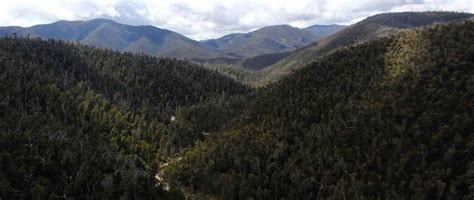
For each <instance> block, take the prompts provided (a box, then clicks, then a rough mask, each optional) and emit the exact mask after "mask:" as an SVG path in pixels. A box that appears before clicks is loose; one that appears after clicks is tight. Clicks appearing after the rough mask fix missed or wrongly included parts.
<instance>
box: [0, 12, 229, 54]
mask: <svg viewBox="0 0 474 200" xmlns="http://www.w3.org/2000/svg"><path fill="white" fill-rule="evenodd" d="M13 33H17V34H20V35H30V36H31V37H41V38H55V39H61V40H73V41H78V42H80V43H82V44H86V45H90V46H97V47H103V48H110V49H115V50H120V51H127V52H134V53H145V54H148V55H154V56H167V57H181V58H194V57H206V58H212V57H222V56H225V55H222V54H221V53H220V52H219V51H217V50H214V49H212V48H209V47H207V46H205V45H203V44H201V43H199V42H197V41H194V40H192V39H189V38H187V37H185V36H183V35H181V34H179V33H176V32H173V31H170V30H166V29H160V28H156V27H153V26H130V25H125V24H120V23H117V22H115V21H112V20H106V19H94V20H90V21H58V22H55V23H52V24H44V25H36V26H32V27H28V28H22V27H2V28H0V34H2V35H4V34H13Z"/></svg>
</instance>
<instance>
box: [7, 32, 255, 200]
mask: <svg viewBox="0 0 474 200" xmlns="http://www.w3.org/2000/svg"><path fill="white" fill-rule="evenodd" d="M0 51H1V52H2V53H1V54H0V67H1V68H0V71H1V73H0V74H1V75H0V83H1V84H0V91H1V101H0V102H1V103H0V107H1V110H2V112H1V123H0V133H1V139H0V144H1V145H0V146H1V151H0V155H1V157H2V159H1V171H0V174H1V178H0V183H1V184H0V185H2V186H1V187H0V194H2V198H3V197H5V198H38V199H44V198H48V197H79V196H82V197H87V196H91V195H94V196H96V197H98V198H104V197H106V196H108V197H117V198H118V197H120V196H124V195H125V196H128V197H135V198H151V197H154V196H156V195H159V194H161V195H164V194H162V193H163V191H161V190H160V188H159V187H157V186H156V184H157V183H156V181H155V180H154V178H153V177H154V173H155V172H156V169H157V165H158V163H159V162H161V161H163V159H164V156H165V153H161V152H167V151H168V150H169V149H171V150H177V148H173V147H174V146H175V145H173V144H169V142H170V141H171V140H168V139H167V138H173V137H177V136H174V133H173V132H172V131H171V130H170V129H169V128H167V127H168V125H169V123H170V119H171V117H172V116H173V115H176V114H177V113H178V112H179V110H180V109H181V108H183V107H186V106H190V105H195V104H200V103H205V102H207V101H210V100H213V101H215V99H223V98H227V97H232V96H235V95H241V94H245V93H247V92H249V91H250V90H249V89H248V88H247V87H245V86H243V85H241V84H239V83H236V82H234V81H232V80H231V79H230V78H227V77H223V76H221V75H219V74H217V73H216V72H212V71H209V70H206V69H204V68H201V67H198V66H193V65H191V64H189V63H187V62H184V61H179V60H174V59H157V58H154V57H150V56H144V55H132V54H129V53H117V52H113V51H108V50H100V49H94V48H88V47H84V46H77V45H74V44H70V43H64V42H60V41H55V40H49V41H41V40H38V39H35V40H31V39H26V38H15V37H7V38H4V39H1V40H0ZM191 142H193V141H184V138H182V140H180V144H183V146H184V145H186V144H187V145H189V144H190V143H191ZM160 148H161V149H162V148H167V150H163V151H161V150H160Z"/></svg>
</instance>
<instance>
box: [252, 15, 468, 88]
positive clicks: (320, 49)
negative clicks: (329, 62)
mask: <svg viewBox="0 0 474 200" xmlns="http://www.w3.org/2000/svg"><path fill="white" fill-rule="evenodd" d="M472 16H473V15H472V14H468V13H453V12H402V13H386V14H379V15H375V16H371V17H369V18H367V19H365V20H363V21H361V22H358V23H356V24H354V25H351V26H349V27H347V28H345V29H343V30H341V31H339V32H337V33H335V34H333V35H330V36H328V37H326V38H323V39H321V40H320V41H317V42H315V43H313V44H311V45H309V46H306V47H304V48H301V49H298V50H296V51H294V52H291V53H290V55H289V56H287V57H285V58H284V59H282V60H280V61H279V62H277V63H275V64H274V65H272V66H269V67H266V68H265V69H264V72H263V73H265V76H264V78H263V79H262V80H261V81H259V83H257V85H266V84H268V83H270V82H274V81H277V80H279V79H281V78H282V77H284V76H287V75H288V74H291V73H292V71H293V70H295V69H298V68H300V67H302V66H304V65H306V64H308V63H311V62H313V61H314V60H316V59H318V58H319V57H320V56H322V55H324V54H325V53H327V52H329V51H331V50H334V49H337V48H340V47H344V46H350V45H355V44H358V43H362V42H365V41H369V40H373V39H376V38H381V37H387V36H390V35H394V34H396V33H398V32H399V31H400V30H403V29H410V28H415V27H420V26H428V25H432V24H437V23H447V22H451V21H462V20H466V19H468V18H469V17H472Z"/></svg>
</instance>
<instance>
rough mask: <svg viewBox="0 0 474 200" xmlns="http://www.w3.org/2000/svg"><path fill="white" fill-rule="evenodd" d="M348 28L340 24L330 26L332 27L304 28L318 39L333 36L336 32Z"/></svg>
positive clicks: (314, 26) (313, 26) (316, 26)
mask: <svg viewBox="0 0 474 200" xmlns="http://www.w3.org/2000/svg"><path fill="white" fill-rule="evenodd" d="M345 27H346V26H343V25H338V24H330V25H319V24H316V25H312V26H308V27H306V28H304V30H307V31H310V32H311V33H313V34H314V35H317V36H318V37H320V38H321V37H324V36H328V35H331V34H333V33H335V32H338V31H340V30H342V29H344V28H345Z"/></svg>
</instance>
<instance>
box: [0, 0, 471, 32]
mask: <svg viewBox="0 0 474 200" xmlns="http://www.w3.org/2000/svg"><path fill="white" fill-rule="evenodd" d="M427 10H445V11H464V12H474V3H473V2H472V0H387V1H385V0H226V1H222V0H199V1H198V0H137V1H128V0H100V1H98V0H41V1H39V0H17V1H7V2H2V4H1V5H0V25H1V26H10V25H20V26H31V25H35V24H40V23H51V22H54V21H57V20H87V19H93V18H99V17H100V18H109V19H114V20H117V21H119V22H122V23H126V24H133V25H139V24H141V25H143V24H145V25H154V26H157V27H160V28H166V29H170V30H173V31H176V32H179V33H182V34H184V35H186V36H188V37H191V38H194V39H205V38H215V37H219V36H222V35H225V34H228V33H233V32H247V31H250V30H254V29H257V28H260V27H262V26H268V25H276V24H290V25H293V26H298V27H304V26H309V25H312V24H331V23H339V24H351V23H354V22H356V21H358V20H361V19H363V18H365V17H367V16H370V15H373V14H377V13H382V12H393V11H427Z"/></svg>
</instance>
